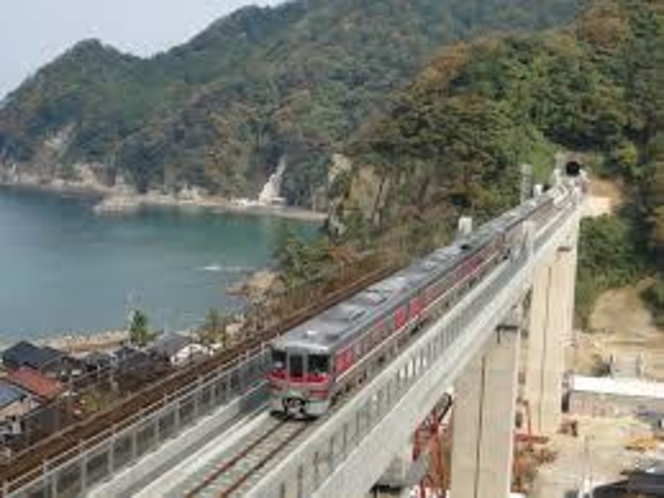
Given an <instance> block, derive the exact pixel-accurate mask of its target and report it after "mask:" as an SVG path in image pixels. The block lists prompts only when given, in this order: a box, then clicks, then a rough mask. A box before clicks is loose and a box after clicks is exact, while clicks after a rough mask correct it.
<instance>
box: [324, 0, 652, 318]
mask: <svg viewBox="0 0 664 498" xmlns="http://www.w3.org/2000/svg"><path fill="white" fill-rule="evenodd" d="M561 149H567V150H572V151H577V152H581V153H585V154H586V155H587V157H588V161H589V162H590V166H591V167H592V169H593V174H594V175H595V176H596V177H598V176H599V177H601V176H606V177H608V178H611V179H613V180H620V181H621V182H622V183H623V184H624V185H625V189H626V192H627V196H628V197H629V202H628V203H627V206H626V207H625V209H624V210H623V212H621V213H619V216H618V217H616V218H606V219H601V220H599V221H588V222H585V223H584V226H583V230H584V233H585V235H586V236H584V237H582V248H581V261H580V264H579V276H580V278H579V281H580V292H579V298H580V299H581V300H582V302H581V303H580V309H581V312H582V313H583V312H587V311H588V307H587V304H589V303H591V302H592V297H593V296H594V295H595V294H596V292H597V291H598V290H601V289H603V288H607V287H609V286H614V285H622V284H625V283H627V282H628V281H630V279H633V278H636V277H638V276H640V275H643V274H644V273H645V270H646V269H647V265H648V264H654V265H655V269H657V270H659V271H664V258H663V257H664V6H663V4H662V3H661V2H657V1H649V0H596V1H594V2H592V3H591V4H590V5H589V6H587V8H586V9H585V10H584V11H583V13H581V14H580V15H579V17H578V18H577V20H576V21H575V22H574V23H573V24H571V25H570V26H568V27H564V28H558V29H554V30H550V31H546V32H543V33H538V34H533V35H513V36H503V37H491V38H486V39H483V40H480V41H476V42H471V43H460V44H457V45H454V46H452V47H450V48H448V49H447V50H446V51H445V52H444V53H443V54H441V55H440V56H439V57H437V58H436V59H435V60H433V61H432V62H431V63H430V64H429V65H428V66H427V67H426V68H424V69H423V70H422V71H421V72H420V74H419V76H418V77H417V78H416V79H415V81H414V82H413V83H412V84H411V85H410V86H409V87H408V88H406V89H405V90H404V91H403V92H401V93H400V94H399V95H397V96H395V98H394V99H393V102H392V104H391V107H390V110H389V111H388V112H386V114H385V116H383V117H381V118H380V119H377V120H375V121H374V122H373V123H371V124H369V125H367V126H365V127H364V128H363V129H362V130H361V131H360V132H359V133H358V134H357V135H356V137H355V138H354V140H353V142H352V143H351V144H350V145H349V146H348V147H347V149H346V155H347V156H349V158H350V161H349V162H348V164H352V165H353V166H352V169H348V168H346V170H345V171H344V172H342V173H339V174H338V176H337V180H336V185H335V186H334V189H333V190H334V191H336V195H337V196H338V197H339V198H340V199H341V201H340V203H339V204H338V206H336V215H337V217H338V219H340V220H341V223H342V225H343V224H345V225H346V229H347V230H350V231H354V232H355V233H354V234H351V236H353V237H357V236H362V235H364V234H366V233H367V232H370V233H375V232H376V231H378V232H380V231H384V230H388V229H390V228H391V227H393V226H395V225H403V222H404V220H409V219H410V220H411V223H410V225H412V226H413V227H414V228H413V230H416V227H417V220H423V222H422V227H423V230H426V231H429V232H430V231H431V230H432V229H433V227H432V220H433V221H435V222H437V223H440V224H441V225H444V224H445V223H448V225H450V224H451V223H453V221H454V220H455V219H456V216H458V215H459V214H461V213H463V214H472V215H473V216H475V217H476V218H480V219H482V218H486V217H488V216H489V215H495V214H496V213H497V212H499V211H500V210H502V209H504V208H505V207H507V206H509V205H514V204H515V203H516V202H517V200H518V189H519V181H518V178H519V165H520V164H521V163H524V162H526V163H530V164H533V165H534V166H536V172H537V176H538V177H539V179H540V180H546V176H547V170H550V166H552V164H551V163H552V159H553V152H554V151H556V150H561ZM337 221H339V220H337ZM651 297H652V298H653V299H654V300H655V301H657V304H659V305H660V306H662V308H663V309H664V281H660V283H659V284H658V285H657V286H655V287H654V288H653V290H652V292H651Z"/></svg>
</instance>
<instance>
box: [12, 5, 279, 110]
mask: <svg viewBox="0 0 664 498" xmlns="http://www.w3.org/2000/svg"><path fill="white" fill-rule="evenodd" d="M282 1H283V0H10V1H8V2H6V3H7V5H5V7H4V9H3V12H2V24H1V27H0V99H1V98H2V97H3V96H4V95H5V94H6V93H7V92H9V91H10V90H13V89H14V88H16V87H17V86H18V85H19V84H20V82H21V81H22V80H23V79H24V78H25V77H26V76H28V75H29V74H31V73H33V72H35V71H36V70H37V69H38V68H39V67H40V66H42V65H43V64H45V63H47V62H49V61H51V60H52V59H54V58H55V57H56V56H57V55H59V54H60V53H62V52H63V51H64V50H66V49H67V48H68V47H70V46H71V45H73V44H74V43H76V42H77V41H79V40H81V39H84V38H99V39H101V40H102V41H103V42H105V43H109V44H111V45H113V46H115V47H117V48H119V49H120V50H122V51H126V52H131V53H134V54H137V55H149V54H153V53H155V52H159V51H161V50H164V49H167V48H169V47H171V46H173V45H178V44H180V43H182V42H184V41H186V40H187V39H189V38H191V37H192V36H193V35H195V34H196V33H198V32H199V31H201V30H202V29H203V28H205V27H206V26H207V25H208V24H210V23H211V22H212V21H214V20H215V19H217V18H219V17H221V16H223V15H225V14H229V13H230V12H232V11H234V10H236V9H237V8H239V7H241V6H243V5H249V4H256V5H275V4H278V3H282Z"/></svg>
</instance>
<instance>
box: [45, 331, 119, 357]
mask: <svg viewBox="0 0 664 498" xmlns="http://www.w3.org/2000/svg"><path fill="white" fill-rule="evenodd" d="M128 340H129V332H127V331H126V330H109V331H104V332H97V333H92V334H90V335H82V334H76V335H74V334H65V335H61V336H57V337H49V338H43V339H39V340H37V341H35V342H36V343H37V344H40V345H42V346H48V347H51V348H54V349H58V350H60V351H64V352H66V353H69V354H72V355H82V354H87V353H92V352H94V351H109V350H114V349H117V348H119V347H121V346H122V345H123V344H124V343H126V342H127V341H128Z"/></svg>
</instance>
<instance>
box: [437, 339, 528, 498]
mask: <svg viewBox="0 0 664 498" xmlns="http://www.w3.org/2000/svg"><path fill="white" fill-rule="evenodd" d="M519 344H520V334H519V332H518V329H517V331H513V330H503V329H501V330H498V331H496V333H495V335H494V337H493V338H492V339H491V345H490V347H489V349H488V350H487V351H486V352H485V353H483V354H481V355H479V356H478V357H477V358H475V359H474V360H473V361H472V362H471V363H470V364H469V365H468V367H466V370H465V371H464V372H463V374H462V375H461V376H460V377H459V380H458V381H457V382H456V384H455V402H454V412H453V425H452V469H451V470H452V473H451V487H450V495H451V498H505V497H508V496H509V493H510V486H511V476H512V458H513V447H514V419H515V410H516V395H517V385H518V358H519Z"/></svg>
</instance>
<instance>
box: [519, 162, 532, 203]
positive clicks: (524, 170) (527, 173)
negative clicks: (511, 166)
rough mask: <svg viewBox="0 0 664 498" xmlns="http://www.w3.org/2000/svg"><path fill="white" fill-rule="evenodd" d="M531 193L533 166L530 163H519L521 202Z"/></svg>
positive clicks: (530, 195)
mask: <svg viewBox="0 0 664 498" xmlns="http://www.w3.org/2000/svg"><path fill="white" fill-rule="evenodd" d="M532 195H533V167H532V166H531V165H530V164H522V165H521V204H523V203H524V202H526V201H527V200H528V199H530V198H531V197H532Z"/></svg>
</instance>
